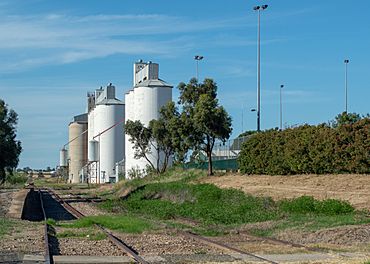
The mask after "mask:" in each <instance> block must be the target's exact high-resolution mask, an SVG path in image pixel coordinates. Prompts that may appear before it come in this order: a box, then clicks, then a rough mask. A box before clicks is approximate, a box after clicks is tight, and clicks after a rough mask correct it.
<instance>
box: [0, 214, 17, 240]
mask: <svg viewBox="0 0 370 264" xmlns="http://www.w3.org/2000/svg"><path fill="white" fill-rule="evenodd" d="M13 226H14V223H13V222H12V221H11V220H9V219H6V218H0V239H2V238H3V237H4V235H6V234H8V233H9V231H10V229H11V228H12V227H13Z"/></svg>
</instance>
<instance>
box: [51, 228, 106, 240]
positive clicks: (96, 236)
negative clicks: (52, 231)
mask: <svg viewBox="0 0 370 264" xmlns="http://www.w3.org/2000/svg"><path fill="white" fill-rule="evenodd" d="M57 237H58V238H66V237H71V238H87V239H89V240H103V239H105V238H107V235H106V234H104V233H102V232H94V231H93V230H88V231H86V232H75V231H70V230H67V231H63V232H60V233H58V234H57Z"/></svg>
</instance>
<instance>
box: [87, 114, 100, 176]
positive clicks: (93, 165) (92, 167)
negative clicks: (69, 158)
mask: <svg viewBox="0 0 370 264" xmlns="http://www.w3.org/2000/svg"><path fill="white" fill-rule="evenodd" d="M94 117H95V109H92V110H91V111H90V112H89V113H88V116H87V122H88V131H87V138H88V141H89V142H90V141H92V140H93V138H94V135H95V134H96V133H95V129H94V124H95V118H94ZM90 148H91V145H90V144H89V145H88V149H87V152H88V153H89V152H90V153H91V151H92V150H91V149H90ZM97 170H98V166H97V162H95V161H94V162H92V161H90V160H89V168H88V171H89V173H88V174H89V175H88V176H89V179H88V181H89V182H91V183H97V182H98V181H97Z"/></svg>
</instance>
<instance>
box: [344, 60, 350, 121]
mask: <svg viewBox="0 0 370 264" xmlns="http://www.w3.org/2000/svg"><path fill="white" fill-rule="evenodd" d="M348 63H349V60H348V59H347V60H344V65H345V72H344V96H345V108H344V109H345V110H344V111H345V113H346V114H347V111H348V100H347V98H348V87H347V81H348V79H347V66H348Z"/></svg>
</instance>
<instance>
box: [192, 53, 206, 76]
mask: <svg viewBox="0 0 370 264" xmlns="http://www.w3.org/2000/svg"><path fill="white" fill-rule="evenodd" d="M203 58H204V57H203V56H201V55H195V56H194V59H195V61H196V62H197V72H196V74H197V75H196V77H197V81H198V82H199V78H198V77H199V76H198V71H199V69H198V67H199V65H198V63H199V61H200V60H203Z"/></svg>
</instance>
